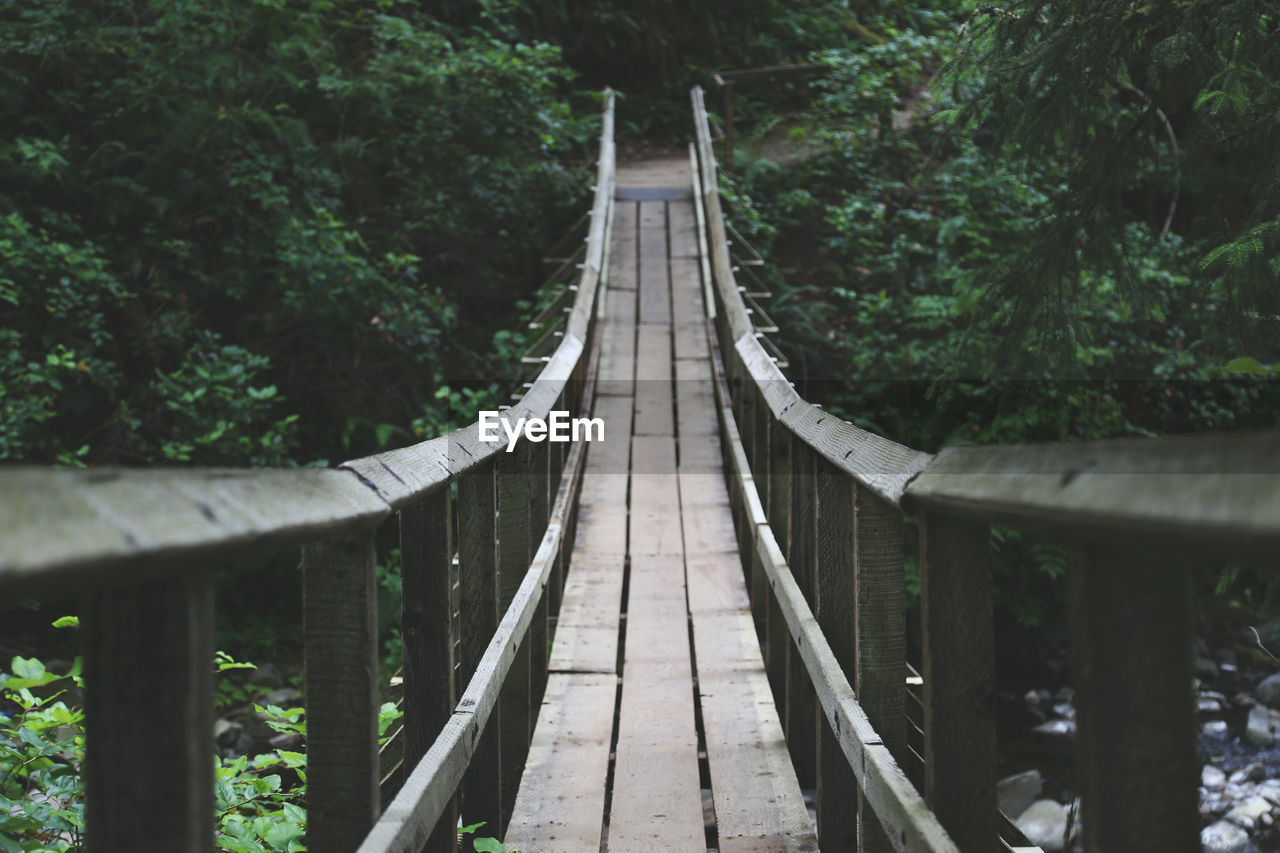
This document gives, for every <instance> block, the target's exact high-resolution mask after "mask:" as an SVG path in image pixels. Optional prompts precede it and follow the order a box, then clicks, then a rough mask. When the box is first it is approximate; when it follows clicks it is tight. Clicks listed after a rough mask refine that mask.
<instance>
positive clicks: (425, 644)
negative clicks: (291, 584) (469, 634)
mask: <svg viewBox="0 0 1280 853" xmlns="http://www.w3.org/2000/svg"><path fill="white" fill-rule="evenodd" d="M449 509H450V507H449V486H448V485H447V484H446V485H444V486H442V487H440V488H438V489H436V490H435V491H434V492H432V493H431V494H429V495H427V496H426V497H425V498H423V499H422V500H420V501H418V502H416V503H413V504H410V505H409V506H407V507H405V508H404V509H402V510H401V511H400V567H401V569H400V570H401V581H402V610H401V639H402V643H403V648H404V738H405V743H404V766H405V774H406V775H408V774H409V773H410V772H412V770H413V768H414V767H415V766H416V765H417V763H418V761H419V760H420V759H421V758H422V756H424V755H426V753H427V749H428V748H429V747H430V746H431V743H432V741H434V740H435V737H436V735H437V734H438V733H439V732H440V730H441V729H442V728H444V725H445V723H447V722H448V721H449V716H450V714H451V713H452V712H453V706H454V704H455V703H456V702H457V693H456V689H457V688H456V686H455V685H454V683H453V631H452V627H453V613H452V610H453V595H452V591H453V547H452V543H451V542H450V536H449V534H450V530H451V527H452V524H451V523H450V517H449ZM457 826H458V813H457V800H456V799H455V800H454V802H453V804H452V805H451V806H450V807H449V808H448V809H446V810H445V813H444V815H443V816H441V818H440V822H439V823H438V824H437V825H436V829H435V831H434V832H433V833H432V835H431V840H430V841H429V843H428V845H427V851H428V853H444V851H451V850H453V849H455V847H456V846H457V835H458V833H457Z"/></svg>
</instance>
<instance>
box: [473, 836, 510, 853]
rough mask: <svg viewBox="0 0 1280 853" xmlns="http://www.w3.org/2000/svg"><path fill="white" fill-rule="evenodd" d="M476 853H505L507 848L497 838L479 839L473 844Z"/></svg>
mask: <svg viewBox="0 0 1280 853" xmlns="http://www.w3.org/2000/svg"><path fill="white" fill-rule="evenodd" d="M471 844H472V846H473V847H475V849H476V853H505V851H506V849H507V848H506V846H504V845H503V843H502V842H501V841H499V840H498V839H496V838H477V839H475V840H474V841H473V842H471Z"/></svg>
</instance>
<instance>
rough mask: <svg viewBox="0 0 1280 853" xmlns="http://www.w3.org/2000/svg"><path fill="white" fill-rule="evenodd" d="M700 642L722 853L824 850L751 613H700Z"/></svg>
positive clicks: (696, 618)
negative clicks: (795, 766) (789, 746)
mask: <svg viewBox="0 0 1280 853" xmlns="http://www.w3.org/2000/svg"><path fill="white" fill-rule="evenodd" d="M737 587H738V589H739V590H741V591H742V593H743V597H744V598H745V588H744V587H743V583H742V577H741V573H739V574H738V578H737ZM693 591H694V590H693V588H691V589H690V594H691V606H693V603H692V594H693ZM693 638H694V653H695V656H696V659H697V661H698V694H699V703H700V705H701V708H702V724H703V730H704V733H705V734H704V737H705V741H706V749H707V763H708V765H709V768H710V771H711V788H712V791H713V792H714V796H715V809H716V829H717V833H718V837H719V840H720V846H719V849H720V850H723V851H738V850H777V851H783V850H785V851H816V850H817V849H818V844H817V839H816V838H815V837H814V834H813V826H812V824H810V822H809V812H808V810H807V809H806V808H805V804H804V797H803V795H802V794H801V792H800V784H799V782H798V781H797V780H796V773H795V770H794V769H793V768H792V764H791V757H790V755H789V754H788V751H787V741H786V738H785V737H784V736H783V733H782V726H781V724H780V723H779V721H778V714H777V710H776V709H775V707H774V704H773V700H772V698H771V697H770V695H769V682H768V679H767V677H766V676H765V672H764V663H763V661H762V660H761V658H760V646H759V644H758V643H757V642H756V637H755V627H754V624H753V623H752V620H751V614H750V612H748V611H747V610H745V609H735V610H728V611H714V610H709V609H702V608H698V609H695V610H694V614H693Z"/></svg>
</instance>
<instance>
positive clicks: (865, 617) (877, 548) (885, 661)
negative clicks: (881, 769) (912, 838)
mask: <svg viewBox="0 0 1280 853" xmlns="http://www.w3.org/2000/svg"><path fill="white" fill-rule="evenodd" d="M906 598H907V592H906V575H905V572H904V568H903V535H902V513H901V512H900V511H899V510H898V509H897V508H896V507H893V506H891V505H889V504H887V503H885V502H884V501H882V500H880V499H879V498H878V497H876V496H875V495H874V494H872V492H871V491H870V490H869V489H866V488H864V487H863V486H862V485H860V484H857V483H854V484H853V608H854V616H853V619H854V623H853V630H854V634H855V640H854V655H855V664H854V677H853V678H852V679H851V680H852V682H853V689H854V692H855V693H857V695H858V703H859V704H860V705H862V710H864V711H866V712H867V719H869V720H870V721H871V725H872V726H874V727H875V730H876V732H877V733H878V734H879V735H880V739H881V742H882V743H883V744H884V746H885V748H886V749H888V750H889V754H890V755H892V756H893V757H894V758H895V759H896V760H897V761H898V762H899V763H900V764H901V762H902V761H903V760H904V759H905V757H906V755H905V753H906V744H907V709H906V674H907V622H906V606H907V601H906ZM858 842H859V848H858V849H859V850H861V851H864V853H871V851H875V853H881V851H889V850H892V849H893V847H892V845H891V844H890V843H889V836H888V835H887V834H886V833H885V830H884V828H883V827H882V826H881V825H880V821H879V820H878V819H877V818H876V816H875V813H874V812H873V811H872V810H871V806H870V804H869V803H868V802H867V800H866V797H863V796H861V795H859V796H858Z"/></svg>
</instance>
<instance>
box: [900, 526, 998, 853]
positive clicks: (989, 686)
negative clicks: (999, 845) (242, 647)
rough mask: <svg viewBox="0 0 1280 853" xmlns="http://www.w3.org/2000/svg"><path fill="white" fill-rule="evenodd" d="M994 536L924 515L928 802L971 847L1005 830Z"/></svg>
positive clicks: (989, 844)
mask: <svg viewBox="0 0 1280 853" xmlns="http://www.w3.org/2000/svg"><path fill="white" fill-rule="evenodd" d="M989 537H990V533H989V529H988V526H987V525H985V524H980V523H974V522H971V521H965V520H962V519H957V518H954V517H952V516H945V515H938V514H936V513H931V512H926V513H924V514H923V515H922V516H921V519H920V610H921V621H922V622H923V651H924V733H925V757H924V761H925V798H926V799H927V800H928V801H929V806H930V808H932V809H933V811H934V813H935V814H937V816H938V820H940V821H941V822H942V825H943V826H945V827H946V828H947V832H948V833H949V834H950V835H951V837H952V838H954V839H955V841H956V843H957V844H959V845H960V847H961V848H962V849H964V850H990V849H993V846H994V845H995V844H996V834H997V820H996V789H995V783H996V772H995V771H996V720H995V645H994V639H993V627H992V604H991V559H990V549H991V546H990V541H989ZM899 672H901V671H899Z"/></svg>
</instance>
